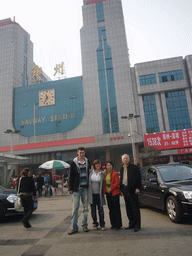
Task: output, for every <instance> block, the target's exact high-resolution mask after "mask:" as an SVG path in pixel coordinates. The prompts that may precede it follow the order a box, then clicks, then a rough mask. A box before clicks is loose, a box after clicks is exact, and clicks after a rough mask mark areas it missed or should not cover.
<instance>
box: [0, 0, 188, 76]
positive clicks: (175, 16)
mask: <svg viewBox="0 0 192 256" xmlns="http://www.w3.org/2000/svg"><path fill="white" fill-rule="evenodd" d="M122 4H123V12H124V18H125V27H126V35H127V42H128V48H129V55H130V62H131V66H134V64H135V63H140V62H145V61H152V60H157V59H164V58H169V57H177V56H183V57H185V56H186V55H189V54H192V18H191V15H192V0H161V1H159V0H122ZM82 5H83V0H56V1H47V0H33V1H27V0H9V1H3V0H1V8H0V20H2V19H6V18H11V19H13V17H14V16H15V20H16V22H18V23H19V24H20V25H21V26H22V27H23V28H24V29H25V30H26V31H27V32H28V33H29V34H30V37H31V41H32V42H33V44H34V61H35V63H36V64H37V65H39V66H40V67H42V69H43V70H44V72H45V73H46V74H47V75H48V76H49V77H50V78H52V79H54V76H53V75H54V67H55V65H56V64H59V63H61V62H62V61H63V62H64V63H65V69H66V76H67V77H74V76H79V75H82V65H81V49H80V28H81V27H82V25H83V23H82Z"/></svg>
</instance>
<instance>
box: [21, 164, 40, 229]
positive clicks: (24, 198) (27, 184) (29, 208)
mask: <svg viewBox="0 0 192 256" xmlns="http://www.w3.org/2000/svg"><path fill="white" fill-rule="evenodd" d="M29 174H30V171H29V169H28V168H24V169H23V170H22V171H21V174H20V175H21V178H20V186H19V194H20V198H21V203H22V205H23V208H24V214H23V219H22V223H23V226H24V227H25V228H30V227H31V224H30V223H29V220H30V218H31V215H32V213H33V211H34V203H33V197H36V189H35V183H34V180H33V177H30V176H29Z"/></svg>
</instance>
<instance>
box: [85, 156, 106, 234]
mask: <svg viewBox="0 0 192 256" xmlns="http://www.w3.org/2000/svg"><path fill="white" fill-rule="evenodd" d="M103 189H104V172H103V171H102V170H101V161H100V160H95V161H94V162H93V169H92V170H91V171H90V174H89V187H88V203H89V204H91V216H92V219H93V229H94V230H97V229H98V225H100V227H101V230H102V231H104V230H105V221H104V210H103V205H105V204H106V202H105V198H104V193H103ZM96 208H97V209H98V213H99V223H98V221H97V209H96Z"/></svg>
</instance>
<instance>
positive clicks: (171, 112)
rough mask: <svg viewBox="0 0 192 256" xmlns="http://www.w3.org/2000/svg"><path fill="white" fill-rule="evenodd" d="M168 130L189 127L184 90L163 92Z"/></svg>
mask: <svg viewBox="0 0 192 256" xmlns="http://www.w3.org/2000/svg"><path fill="white" fill-rule="evenodd" d="M165 99H166V105H167V112H168V118H169V125H170V130H171V131H173V130H182V129H189V128H191V122H190V117H189V111H188V107H187V100H186V95H185V91H184V90H179V91H172V92H166V93H165Z"/></svg>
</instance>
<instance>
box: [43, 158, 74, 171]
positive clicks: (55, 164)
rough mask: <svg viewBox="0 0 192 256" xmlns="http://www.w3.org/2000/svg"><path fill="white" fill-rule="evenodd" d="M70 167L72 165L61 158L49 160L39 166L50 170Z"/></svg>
mask: <svg viewBox="0 0 192 256" xmlns="http://www.w3.org/2000/svg"><path fill="white" fill-rule="evenodd" d="M69 167H70V165H69V164H68V163H66V162H64V161H61V160H51V161H47V162H45V163H43V164H42V165H40V166H39V168H42V169H47V170H49V169H55V170H62V169H66V168H69Z"/></svg>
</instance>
